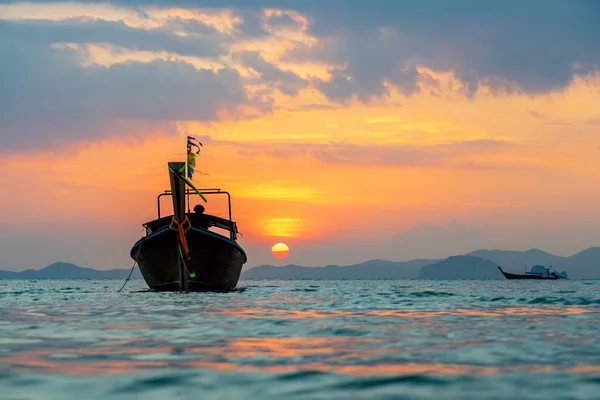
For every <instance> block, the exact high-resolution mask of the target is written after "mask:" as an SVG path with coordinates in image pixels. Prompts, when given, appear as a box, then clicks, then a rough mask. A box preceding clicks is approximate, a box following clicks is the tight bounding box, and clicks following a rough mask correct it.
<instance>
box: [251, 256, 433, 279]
mask: <svg viewBox="0 0 600 400" xmlns="http://www.w3.org/2000/svg"><path fill="white" fill-rule="evenodd" d="M434 261H435V260H412V261H406V262H396V261H386V260H371V261H366V262H364V263H361V264H356V265H348V266H338V265H328V266H326V267H302V266H299V265H286V266H282V267H275V266H273V265H261V266H258V267H254V268H251V269H249V270H247V271H245V272H244V273H243V274H242V278H243V279H247V278H254V279H261V278H262V279H264V278H268V279H413V278H416V277H417V276H418V274H419V270H420V268H421V267H423V266H424V265H428V264H431V263H432V262H434Z"/></svg>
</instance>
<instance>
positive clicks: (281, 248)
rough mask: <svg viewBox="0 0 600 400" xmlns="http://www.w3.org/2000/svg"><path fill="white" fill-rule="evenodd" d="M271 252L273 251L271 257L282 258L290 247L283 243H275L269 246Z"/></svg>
mask: <svg viewBox="0 0 600 400" xmlns="http://www.w3.org/2000/svg"><path fill="white" fill-rule="evenodd" d="M271 253H273V257H275V258H278V259H280V260H283V259H284V258H286V257H287V256H288V254H289V253H290V248H289V247H288V246H287V244H285V243H275V244H274V245H273V247H271Z"/></svg>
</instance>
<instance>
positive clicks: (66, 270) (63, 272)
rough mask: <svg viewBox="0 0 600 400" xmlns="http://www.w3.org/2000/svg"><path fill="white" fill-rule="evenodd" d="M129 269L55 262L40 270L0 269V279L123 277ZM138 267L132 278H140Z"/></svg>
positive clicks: (127, 273)
mask: <svg viewBox="0 0 600 400" xmlns="http://www.w3.org/2000/svg"><path fill="white" fill-rule="evenodd" d="M129 271H130V269H111V270H97V269H92V268H84V267H80V266H78V265H75V264H70V263H65V262H56V263H54V264H51V265H48V266H47V267H45V268H42V269H40V270H34V269H28V270H25V271H21V272H13V271H0V279H125V278H127V276H128V275H129ZM141 277H142V276H141V274H140V272H139V269H138V268H135V270H134V271H133V273H132V274H131V278H132V279H138V278H141Z"/></svg>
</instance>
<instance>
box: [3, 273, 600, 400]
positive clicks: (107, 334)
mask: <svg viewBox="0 0 600 400" xmlns="http://www.w3.org/2000/svg"><path fill="white" fill-rule="evenodd" d="M121 284H122V282H121V281H90V280H77V281H49V280H36V281H18V280H14V281H12V280H5V281H0V313H1V315H2V316H3V318H2V319H0V389H1V390H2V393H4V394H8V399H15V400H16V399H24V398H27V399H38V398H39V399H54V398H56V399H61V400H62V399H68V398H74V399H75V398H86V399H95V398H98V399H104V398H119V399H120V398H123V399H128V398H140V397H142V396H143V397H144V398H147V399H153V398H161V399H162V398H184V399H187V398H190V399H191V398H194V399H196V398H223V399H235V398H244V399H245V398H261V399H262V398H265V399H266V398H277V399H281V398H307V399H320V398H323V399H325V398H326V399H332V398H365V399H373V398H378V399H379V398H411V399H414V398H417V399H418V398H435V399H455V398H482V399H508V398H510V399H549V398H573V399H592V398H597V393H599V392H600V339H598V335H597V327H598V326H600V282H598V281H560V282H513V281H402V282H397V281H386V280H382V281H349V280H344V281H308V280H302V281H260V280H256V281H243V282H240V285H239V286H240V287H241V288H242V289H245V290H240V291H237V292H233V293H187V294H185V293H153V292H146V291H144V290H145V285H144V283H143V282H142V281H139V280H134V281H132V282H130V283H129V284H128V286H127V287H126V289H125V291H124V292H121V293H116V290H118V288H119V287H120V286H121ZM2 398H3V399H4V398H6V397H2Z"/></svg>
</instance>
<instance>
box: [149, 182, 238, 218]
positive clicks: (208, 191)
mask: <svg viewBox="0 0 600 400" xmlns="http://www.w3.org/2000/svg"><path fill="white" fill-rule="evenodd" d="M198 191H199V192H200V193H202V194H203V195H209V196H210V195H219V194H220V195H226V196H227V209H228V211H229V221H231V195H230V194H229V192H227V191H224V190H221V189H219V188H210V189H198ZM185 194H186V195H188V196H189V195H194V194H196V192H195V191H193V190H190V189H186V191H185ZM164 196H173V192H172V191H171V190H170V189H169V190H165V191H164V192H162V193H161V194H159V195H158V197H157V198H156V204H157V211H158V219H160V199H161V197H164ZM189 212H190V203H189V201H188V213H189Z"/></svg>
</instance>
